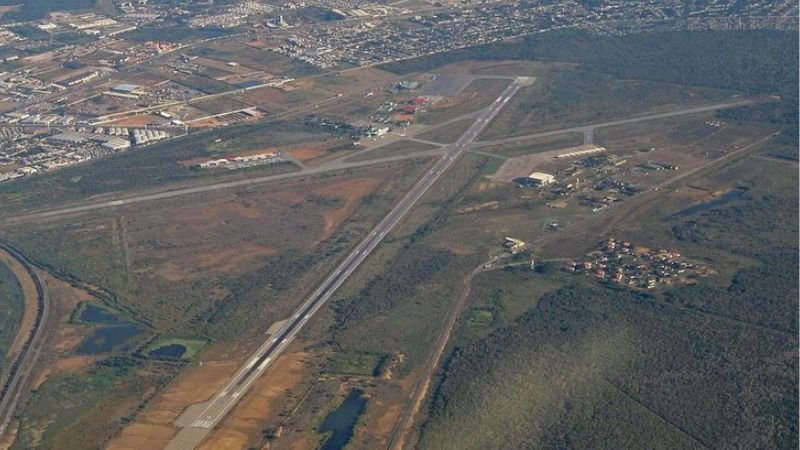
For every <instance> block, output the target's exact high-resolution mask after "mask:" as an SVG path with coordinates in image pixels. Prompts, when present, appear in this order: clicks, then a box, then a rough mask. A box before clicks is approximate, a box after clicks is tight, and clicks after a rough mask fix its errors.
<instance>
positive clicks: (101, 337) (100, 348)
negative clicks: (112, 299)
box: [78, 322, 144, 355]
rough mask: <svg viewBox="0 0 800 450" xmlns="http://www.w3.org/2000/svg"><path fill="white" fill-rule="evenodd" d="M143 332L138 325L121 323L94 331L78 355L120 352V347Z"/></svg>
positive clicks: (82, 345) (79, 348) (84, 342)
mask: <svg viewBox="0 0 800 450" xmlns="http://www.w3.org/2000/svg"><path fill="white" fill-rule="evenodd" d="M142 331H144V330H143V329H142V328H141V327H140V326H139V325H136V324H134V323H127V322H126V323H122V324H120V325H113V326H108V327H103V328H97V329H95V330H94V332H93V333H92V335H91V336H89V337H88V338H86V340H84V341H83V342H82V343H81V345H80V347H78V353H81V354H84V355H92V354H95V353H105V352H110V351H112V350H120V349H121V348H120V347H123V345H124V344H125V343H126V342H127V341H128V340H130V339H131V338H133V337H135V336H137V335H139V334H140V333H142Z"/></svg>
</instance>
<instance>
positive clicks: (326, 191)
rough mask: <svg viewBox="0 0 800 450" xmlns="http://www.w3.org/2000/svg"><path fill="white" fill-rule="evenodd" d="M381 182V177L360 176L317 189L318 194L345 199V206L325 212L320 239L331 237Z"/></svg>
mask: <svg viewBox="0 0 800 450" xmlns="http://www.w3.org/2000/svg"><path fill="white" fill-rule="evenodd" d="M380 182H381V179H380V178H359V179H355V180H344V181H340V182H337V183H332V184H329V185H326V186H323V187H321V188H319V189H316V190H315V191H314V193H315V194H317V195H322V196H326V197H336V198H340V199H342V200H344V206H343V207H341V208H337V209H334V210H331V211H326V212H324V213H323V216H322V217H323V220H324V221H325V227H324V228H323V231H322V237H321V239H320V240H321V241H322V240H325V239H328V238H329V237H331V235H333V232H334V231H336V229H337V228H338V227H339V225H341V223H342V222H343V221H344V220H345V219H347V217H349V216H350V214H352V213H353V211H354V210H355V208H356V207H357V206H358V204H359V203H360V202H361V200H362V199H363V198H364V197H366V196H367V195H368V194H369V193H370V192H372V191H373V190H374V189H375V188H376V187H377V186H378V184H380Z"/></svg>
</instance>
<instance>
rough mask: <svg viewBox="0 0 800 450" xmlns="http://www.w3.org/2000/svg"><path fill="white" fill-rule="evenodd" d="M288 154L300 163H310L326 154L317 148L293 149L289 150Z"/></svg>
mask: <svg viewBox="0 0 800 450" xmlns="http://www.w3.org/2000/svg"><path fill="white" fill-rule="evenodd" d="M286 153H288V154H290V155H292V157H294V158H297V159H299V160H300V161H308V160H310V159H314V158H318V157H320V156H322V155H324V154H325V152H324V151H322V150H320V149H316V148H293V149H291V150H287V151H286Z"/></svg>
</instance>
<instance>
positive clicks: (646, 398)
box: [418, 163, 800, 450]
mask: <svg viewBox="0 0 800 450" xmlns="http://www.w3.org/2000/svg"><path fill="white" fill-rule="evenodd" d="M771 164H781V163H771ZM764 167H767V168H769V167H772V169H771V172H769V175H767V174H766V173H764V174H757V172H758V170H762V169H758V170H756V169H752V170H748V171H746V172H745V173H746V175H745V176H746V179H745V180H741V181H742V182H745V183H748V184H752V186H751V187H752V189H751V190H750V191H749V193H748V194H747V195H746V196H745V197H744V198H742V199H740V200H738V201H737V202H735V203H732V204H729V205H726V206H723V207H719V208H715V209H711V210H709V211H706V212H704V213H702V214H698V215H696V216H692V217H687V218H684V219H681V220H680V221H678V222H677V223H665V224H663V230H664V233H666V234H667V235H668V236H665V238H674V239H678V241H679V242H680V241H683V242H686V244H687V245H690V246H692V248H695V249H702V248H708V249H709V250H713V252H717V253H724V254H726V255H728V256H727V258H734V259H736V260H739V261H741V262H740V263H738V265H737V267H739V270H738V272H736V273H735V274H734V276H733V277H732V279H730V280H713V281H712V280H705V281H702V282H701V283H700V284H699V285H697V286H686V287H681V288H677V289H672V290H665V291H660V292H659V291H655V292H654V291H648V292H640V291H631V290H627V289H612V288H605V287H601V286H598V285H596V284H594V283H584V282H581V281H578V282H577V283H573V284H571V285H567V286H565V287H563V288H561V289H559V290H557V291H555V292H550V293H547V294H545V295H543V296H542V297H541V298H540V299H539V301H538V303H537V304H536V306H535V307H534V308H532V309H530V310H528V312H527V313H525V314H524V315H523V316H521V317H520V318H519V319H517V320H516V321H515V322H513V323H512V324H510V325H508V326H505V327H503V328H500V329H497V330H495V331H494V332H492V333H491V334H489V335H488V337H486V338H483V339H478V340H462V341H458V342H457V345H456V348H455V349H454V351H453V352H452V353H451V354H450V356H449V358H448V359H447V361H446V363H445V366H444V368H443V373H442V376H441V378H440V382H439V384H438V385H437V387H436V389H435V392H434V394H433V398H432V400H431V403H430V405H429V410H428V414H429V418H428V420H427V421H426V422H425V423H424V424H423V428H422V433H421V441H420V444H419V446H418V447H419V448H425V449H459V450H462V449H472V448H474V449H479V448H515V449H528V448H530V449H534V448H536V449H540V448H544V449H583V448H592V449H618V448H652V449H674V448H697V449H701V448H726V449H742V450H744V449H753V448H765V449H767V448H768V449H794V448H797V446H798V425H797V416H798V405H797V401H796V400H797V396H798V383H797V373H798V361H797V340H796V336H797V332H798V320H797V314H796V312H797V310H798V307H799V306H800V305H798V296H799V295H800V293H799V292H798V285H797V273H798V260H797V252H798V244H797V236H798V219H797V218H798V212H799V211H798V204H797V193H796V190H794V186H793V183H792V179H791V178H790V179H786V180H782V181H778V180H775V179H773V178H774V177H784V178H785V177H786V176H787V174H789V173H790V172H789V171H788V170H789V169H786V170H783V167H782V166H764ZM776 167H781V169H782V170H776ZM764 170H766V169H764ZM749 177H752V178H749ZM794 183H796V174H795V176H794ZM789 188H791V189H789ZM547 276H552V274H551V275H548V274H546V273H545V274H537V275H531V276H528V277H519V279H518V280H517V282H518V283H519V284H524V285H526V286H529V288H528V289H529V290H530V291H531V292H535V286H536V284H537V283H542V282H543V281H545V278H546V277H547ZM537 277H540V278H539V279H538V280H537ZM520 289H521V290H523V291H524V290H525V289H524V288H523V287H520Z"/></svg>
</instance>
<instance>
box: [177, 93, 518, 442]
mask: <svg viewBox="0 0 800 450" xmlns="http://www.w3.org/2000/svg"><path fill="white" fill-rule="evenodd" d="M521 85H522V84H521V82H520V81H519V80H515V81H514V82H512V83H511V84H510V85H509V86H508V87H507V88H506V89H505V90H504V91H503V92H502V93H501V94H500V96H499V97H498V98H497V99H496V100H495V101H494V103H492V104H491V105H489V106H488V107H487V108H486V109H484V110H483V111H482V113H481V114H480V115H479V116H478V118H477V119H476V120H475V122H474V123H473V124H472V126H471V127H470V128H469V129H468V130H467V131H466V132H464V134H463V135H462V136H461V137H460V138H459V139H458V141H456V142H455V143H453V144H452V145H450V146H448V147H447V148H446V150H445V152H444V154H443V155H442V156H441V158H440V159H439V160H438V161H436V163H434V164H433V165H432V166H431V167H430V169H428V171H427V172H425V174H424V175H422V177H421V178H419V179H418V180H417V182H416V183H415V184H414V186H413V187H411V189H409V190H408V192H406V194H405V195H404V196H403V198H402V199H400V201H399V202H397V204H395V206H394V207H393V208H392V210H391V211H390V212H389V213H388V214H387V215H386V217H384V218H383V220H381V221H380V222H379V223H378V225H376V226H375V228H374V229H373V230H372V231H371V232H370V233H369V235H367V237H366V238H365V239H364V240H363V241H361V242H360V243H359V244H358V245H357V246H356V248H355V249H354V250H353V251H352V252H351V253H350V254H349V255H348V256H347V257H346V258H345V259H344V261H343V262H342V263H341V264H340V265H339V266H338V267H337V268H336V269H335V270H334V271H333V272H332V273H331V274H330V275H329V276H328V277H327V278H326V279H325V280H324V281H323V282H322V284H320V286H319V287H318V288H317V289H316V290H315V291H314V292H313V293H312V294H311V296H310V297H309V298H308V299H307V300H306V301H305V302H304V303H303V304H302V305H301V306H300V307H299V308H298V309H297V310H296V311H295V313H294V314H292V316H291V317H290V318H289V319H287V320H286V322H285V323H284V325H283V326H282V327H281V328H280V329H279V330H278V331H277V332H276V333H275V334H274V335H272V336H271V337H269V338H268V340H267V341H266V342H264V343H263V344H261V346H260V347H259V348H258V350H256V351H255V353H254V354H253V355H252V356H251V357H250V358H249V359H248V360H247V362H246V363H245V364H244V365H243V366H242V367H241V368H240V369H239V370H238V371H237V372H236V373H235V374H234V376H233V377H232V378H231V380H230V381H229V382H228V384H227V385H226V386H225V387H224V388H223V389H222V390H221V391H220V392H218V393H217V394H216V395H215V396H214V397H213V398H212V399H211V400H210V401H209V402H208V403H207V404H206V405H205V406H204V407H203V408H202V410H201V411H200V412H199V414H198V415H197V417H196V419H195V420H194V421H193V422H191V425H190V426H189V427H186V428H184V429H183V430H181V431H180V432H179V433H178V435H177V436H176V437H175V438H174V439H173V441H172V442H170V444H169V445H168V446H167V447H166V448H167V449H168V450H185V449H188V448H194V446H196V445H197V444H198V443H199V442H200V441H201V440H202V438H203V437H205V435H206V434H207V432H208V430H210V429H212V428H214V426H216V425H217V423H219V421H220V420H222V418H223V417H225V415H226V414H227V413H228V411H230V409H231V408H232V407H233V406H234V405H235V404H236V402H237V401H238V400H239V399H240V398H241V397H242V395H244V393H245V392H247V390H248V389H249V388H250V386H251V385H252V384H253V382H254V381H255V380H256V379H257V378H258V377H259V376H260V375H261V374H262V373H263V372H264V371H265V370H266V369H267V368H268V367H269V366H270V364H271V363H272V362H274V361H275V360H276V359H277V358H278V356H279V355H280V354H281V353H282V352H283V351H284V350H285V349H286V347H287V346H288V345H289V344H290V343H291V342H292V340H293V339H294V338H295V337H296V336H297V334H298V333H299V332H300V330H301V329H302V328H303V326H304V325H305V324H306V323H307V322H308V320H309V319H311V317H312V316H313V315H314V313H315V312H317V310H319V309H320V308H321V307H322V306H323V305H324V304H325V302H327V301H328V299H330V297H331V296H332V295H333V293H334V292H336V290H337V289H338V288H339V287H340V286H341V285H342V284H343V283H344V282H345V280H347V278H348V277H349V276H350V275H351V274H352V273H353V272H354V271H355V270H356V269H357V268H358V266H360V265H361V263H362V262H363V261H364V260H365V259H366V258H367V257H368V256H369V254H370V253H372V251H373V250H374V249H375V247H377V246H378V244H379V243H380V242H381V241H382V240H383V238H384V237H386V235H387V234H388V233H389V232H390V231H391V230H392V228H394V227H395V226H396V225H397V224H398V223H399V222H400V221H401V220H402V219H403V217H405V216H406V214H408V212H409V211H410V210H411V208H412V207H413V206H414V205H415V204H416V203H417V202H418V201H419V199H420V198H422V196H423V195H424V194H425V192H426V191H428V189H430V187H431V186H433V184H434V183H435V182H436V181H437V180H438V179H439V178H440V177H441V176H442V174H444V172H445V171H446V170H447V169H448V168H449V167H450V166H451V165H452V164H453V162H454V161H455V160H456V159H457V158H458V157H459V156H461V154H462V153H463V152H464V151H465V150H466V149H467V148H468V147H469V146H470V144H472V142H473V141H474V140H475V138H477V137H478V135H479V134H480V133H481V131H483V129H484V128H485V127H486V125H487V124H488V123H489V122H491V121H492V119H493V118H494V117H495V116H496V115H497V114H498V113H499V112H500V110H501V109H502V108H503V107H504V106H505V105H506V103H508V100H509V99H510V98H511V97H513V96H514V95H515V94H516V93H517V91H519V89H520V87H521ZM200 430H205V431H200Z"/></svg>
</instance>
